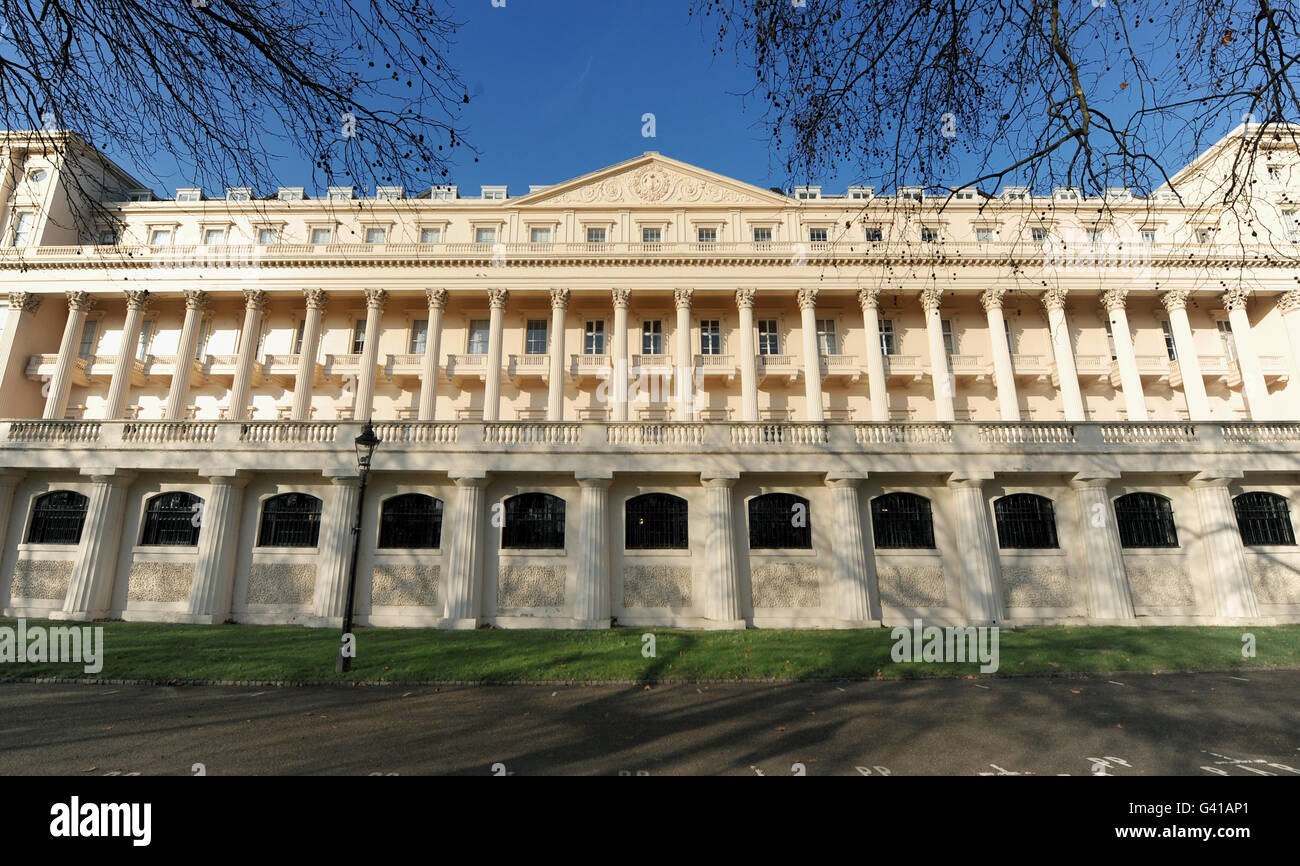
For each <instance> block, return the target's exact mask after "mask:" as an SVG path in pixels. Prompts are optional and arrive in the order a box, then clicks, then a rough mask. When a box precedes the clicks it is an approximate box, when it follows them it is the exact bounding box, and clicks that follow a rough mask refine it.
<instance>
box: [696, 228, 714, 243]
mask: <svg viewBox="0 0 1300 866" xmlns="http://www.w3.org/2000/svg"><path fill="white" fill-rule="evenodd" d="M695 240H697V241H699V242H700V243H702V244H711V243H716V242H717V240H718V230H717V229H696V230H695Z"/></svg>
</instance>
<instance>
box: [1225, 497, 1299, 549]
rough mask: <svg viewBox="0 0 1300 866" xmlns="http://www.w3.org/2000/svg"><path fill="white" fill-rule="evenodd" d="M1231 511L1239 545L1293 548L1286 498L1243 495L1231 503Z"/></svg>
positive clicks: (1293, 538) (1293, 537) (1293, 535)
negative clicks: (1235, 521)
mask: <svg viewBox="0 0 1300 866" xmlns="http://www.w3.org/2000/svg"><path fill="white" fill-rule="evenodd" d="M1232 510H1233V511H1235V512H1236V513H1237V528H1238V529H1240V530H1241V543H1242V544H1249V545H1259V544H1288V545H1294V544H1295V530H1294V529H1293V528H1292V527H1291V509H1290V507H1289V506H1288V505H1287V503H1286V497H1284V496H1278V495H1277V494H1276V493H1264V492H1262V491H1260V492H1257V493H1243V494H1241V495H1240V496H1238V497H1236V498H1235V499H1233V500H1232Z"/></svg>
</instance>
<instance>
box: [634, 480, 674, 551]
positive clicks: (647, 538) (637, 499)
mask: <svg viewBox="0 0 1300 866" xmlns="http://www.w3.org/2000/svg"><path fill="white" fill-rule="evenodd" d="M623 516H624V524H623V526H624V531H623V546H624V547H625V548H627V549H628V550H665V549H678V548H686V547H689V545H688V544H687V540H686V539H687V533H686V523H687V521H686V500H685V499H682V498H681V497H680V496H673V495H672V494H671V493H644V494H642V495H640V496H633V497H632V498H631V499H629V500H628V501H627V504H626V505H625V506H624V507H623Z"/></svg>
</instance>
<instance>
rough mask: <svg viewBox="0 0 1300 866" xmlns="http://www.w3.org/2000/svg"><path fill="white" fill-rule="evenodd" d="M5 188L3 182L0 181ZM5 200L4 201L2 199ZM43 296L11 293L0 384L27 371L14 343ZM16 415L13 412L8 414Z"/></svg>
mask: <svg viewBox="0 0 1300 866" xmlns="http://www.w3.org/2000/svg"><path fill="white" fill-rule="evenodd" d="M3 166H4V159H3V155H0V171H3ZM0 186H3V181H0ZM0 200H3V199H0ZM43 300H44V296H43V295H38V294H36V293H35V292H10V293H9V309H8V310H6V311H5V314H4V322H3V323H0V382H4V381H7V380H8V379H9V370H10V369H17V370H25V369H26V367H27V361H28V356H27V355H22V354H15V353H14V343H15V341H16V340H17V337H18V334H19V333H24V334H25V333H27V332H28V329H30V328H31V322H32V319H33V318H35V315H36V311H37V310H39V309H40V308H41V301H43ZM5 414H7V415H12V414H14V412H13V411H10V412H6V413H5Z"/></svg>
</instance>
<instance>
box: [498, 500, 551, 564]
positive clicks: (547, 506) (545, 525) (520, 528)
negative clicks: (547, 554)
mask: <svg viewBox="0 0 1300 866" xmlns="http://www.w3.org/2000/svg"><path fill="white" fill-rule="evenodd" d="M505 506H506V522H505V525H504V526H502V527H501V546H502V547H506V548H524V549H528V550H545V549H551V548H554V549H561V550H562V549H563V548H564V500H563V499H561V498H560V497H558V496H552V495H551V494H549V493H520V494H519V495H518V496H511V497H510V498H509V499H507V500H506V502H505Z"/></svg>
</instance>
